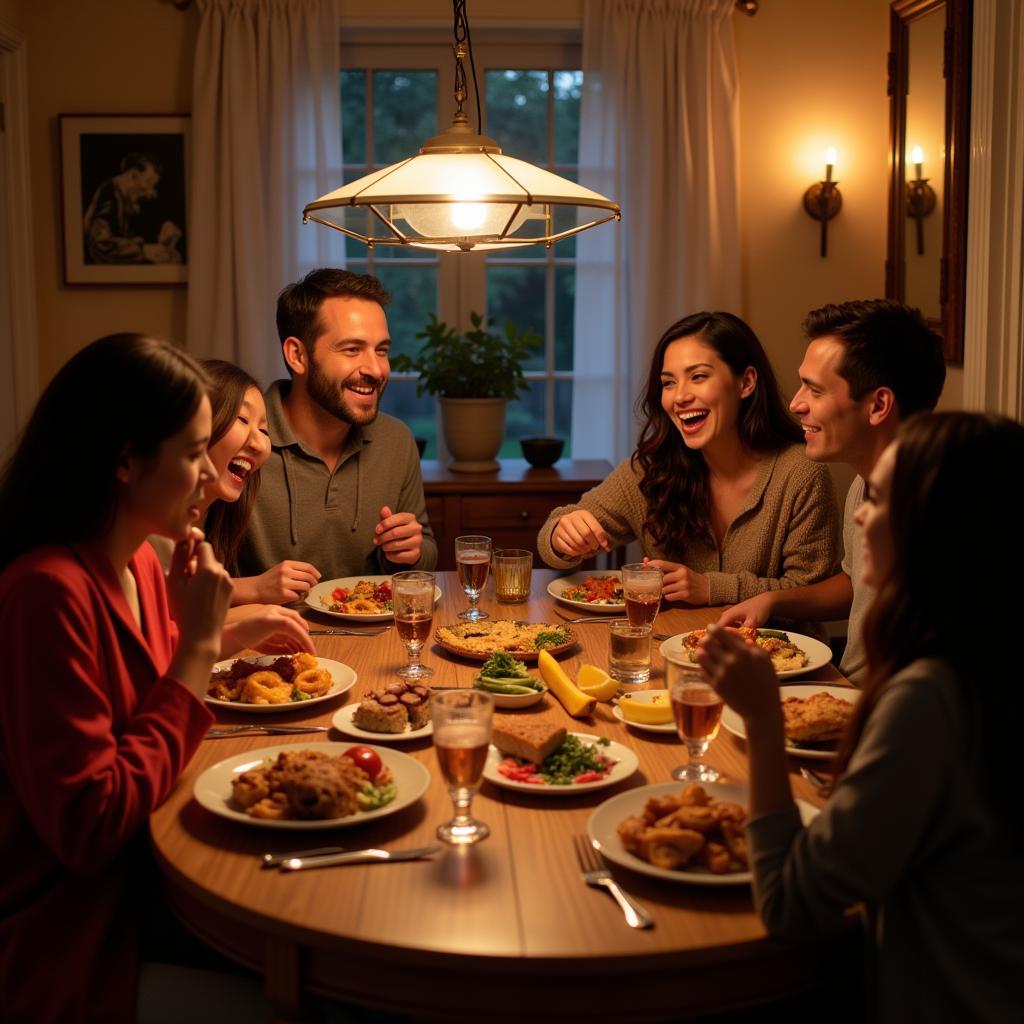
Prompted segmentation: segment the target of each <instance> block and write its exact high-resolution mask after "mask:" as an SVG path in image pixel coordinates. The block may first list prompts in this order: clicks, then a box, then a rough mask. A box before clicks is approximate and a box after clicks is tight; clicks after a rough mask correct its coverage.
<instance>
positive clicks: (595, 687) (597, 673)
mask: <svg viewBox="0 0 1024 1024" xmlns="http://www.w3.org/2000/svg"><path fill="white" fill-rule="evenodd" d="M576 685H577V686H578V687H579V688H580V689H581V690H582V691H583V692H584V693H585V694H586V695H587V696H588V697H593V698H595V699H596V700H601V701H608V700H611V699H612V697H614V696H615V694H616V693H618V692H619V682H618V680H617V679H612V677H611V676H610V675H608V673H607V672H605V670H604V669H603V668H598V667H597V666H596V665H581V666H580V672H579V675H578V676H577V677H576Z"/></svg>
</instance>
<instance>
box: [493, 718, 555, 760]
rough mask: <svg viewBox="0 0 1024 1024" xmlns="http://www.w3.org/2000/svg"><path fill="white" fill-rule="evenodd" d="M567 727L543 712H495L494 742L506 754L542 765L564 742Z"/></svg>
mask: <svg viewBox="0 0 1024 1024" xmlns="http://www.w3.org/2000/svg"><path fill="white" fill-rule="evenodd" d="M565 737H566V728H565V726H564V725H557V724H556V723H554V722H552V721H551V720H550V719H548V718H547V717H545V716H542V715H495V716H494V724H493V726H492V728H491V742H492V743H493V744H494V745H495V746H496V747H497V748H498V749H499V750H500V751H501V752H502V753H503V754H508V755H510V756H511V757H518V758H521V759H522V760H524V761H532V762H533V763H534V764H540V763H541V762H542V761H543V760H544V758H545V757H547V756H548V754H551V753H553V752H554V751H556V750H557V749H558V748H559V747H560V746H561V745H562V744H563V743H564V742H565Z"/></svg>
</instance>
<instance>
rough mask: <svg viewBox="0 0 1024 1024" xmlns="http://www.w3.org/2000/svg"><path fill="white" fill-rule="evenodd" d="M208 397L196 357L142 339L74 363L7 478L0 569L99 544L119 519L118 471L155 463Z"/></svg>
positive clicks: (107, 342) (1, 504) (106, 342)
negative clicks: (33, 553)
mask: <svg viewBox="0 0 1024 1024" xmlns="http://www.w3.org/2000/svg"><path fill="white" fill-rule="evenodd" d="M205 393H206V378H205V376H204V375H203V371H202V370H201V369H200V367H199V365H198V364H197V363H196V362H195V361H194V360H193V359H192V358H191V356H189V355H187V354H186V353H185V352H182V351H181V350H180V349H177V348H175V347H174V346H173V345H169V344H167V343H166V342H163V341H157V340H155V339H154V338H149V337H146V336H145V335H143V334H111V335H108V336H107V337H105V338H100V339H99V340H98V341H94V342H93V343H92V344H91V345H87V346H86V347H85V348H83V349H82V350H81V351H80V352H78V353H76V354H75V355H74V356H72V357H71V359H70V360H68V362H67V363H65V364H64V366H63V367H61V369H60V370H59V371H58V372H57V375H56V376H55V377H54V378H53V380H51V381H50V383H49V385H48V386H47V388H46V390H45V391H44V392H43V394H42V396H41V397H40V399H39V401H38V402H37V403H36V407H35V409H34V410H33V412H32V416H31V417H30V419H29V421H28V424H27V426H26V427H25V430H24V432H23V433H22V435H21V437H20V439H19V441H18V443H17V446H16V447H15V449H14V452H13V454H12V455H11V457H10V459H9V460H8V462H7V464H6V466H5V467H4V471H3V476H2V477H0V569H2V568H4V567H6V566H7V565H8V564H9V563H10V562H12V561H13V560H14V559H15V558H17V557H18V556H19V555H20V554H22V553H23V552H25V551H28V550H29V549H31V548H34V547H38V546H39V545H40V544H48V543H59V542H65V543H68V542H74V541H80V540H92V539H96V538H99V537H102V536H103V535H104V534H105V533H106V532H107V531H108V530H109V529H110V528H111V526H112V525H113V522H114V517H115V515H116V512H117V477H116V470H117V465H118V462H119V461H120V460H121V459H122V458H124V456H125V454H126V453H130V454H132V455H135V456H138V457H140V458H149V457H151V456H153V455H155V454H156V453H157V450H158V449H159V447H160V445H161V444H162V443H163V442H164V441H166V440H167V439H168V438H169V437H173V436H174V435H175V434H176V433H178V431H180V430H182V429H183V428H184V427H185V425H186V424H187V423H188V421H189V420H190V419H191V418H192V416H193V415H195V411H196V409H197V408H198V407H199V403H200V401H201V400H202V398H203V395H204V394H205ZM56 460H59V462H60V466H59V471H58V469H57V468H56V467H55V465H54V463H55V461H56Z"/></svg>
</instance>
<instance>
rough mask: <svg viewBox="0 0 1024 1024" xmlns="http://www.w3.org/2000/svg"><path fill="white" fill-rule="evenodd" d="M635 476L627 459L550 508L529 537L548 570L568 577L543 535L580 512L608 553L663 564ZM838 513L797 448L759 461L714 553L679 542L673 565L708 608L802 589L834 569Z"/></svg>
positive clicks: (817, 467) (824, 471) (828, 480)
mask: <svg viewBox="0 0 1024 1024" xmlns="http://www.w3.org/2000/svg"><path fill="white" fill-rule="evenodd" d="M639 473H640V469H639V467H637V468H636V469H634V467H633V465H632V464H631V462H630V460H629V459H626V461H625V462H622V463H620V464H619V465H618V466H617V467H616V468H615V469H614V470H613V471H612V474H611V476H609V477H608V479H607V480H605V481H604V482H603V483H600V484H598V485H597V487H594V488H593V489H591V490H589V491H587V493H586V494H584V495H583V497H582V498H581V499H580V502H579V504H578V505H565V506H563V507H562V508H556V509H555V510H554V511H553V512H552V513H551V515H549V516H548V519H547V522H546V523H545V524H544V526H543V527H541V531H540V534H539V535H538V537H537V550H538V551H539V552H540V556H541V558H543V559H544V561H545V562H547V564H548V565H550V566H552V567H553V568H556V569H570V568H572V567H573V566H575V565H578V564H579V559H566V558H562V557H561V556H560V555H558V554H556V553H555V551H554V549H553V548H552V547H551V534H552V533H553V531H554V529H555V526H556V525H557V523H558V520H559V519H560V518H561V517H562V516H564V515H566V513H568V512H573V511H575V510H576V509H580V508H584V509H586V510H587V511H588V512H590V513H592V514H593V515H594V517H595V518H596V519H597V521H598V522H599V523H600V524H601V525H602V526H603V527H604V529H605V532H606V533H607V534H608V538H609V540H610V541H611V544H612V546H613V547H621V546H622V545H623V544H628V543H630V541H634V540H639V541H640V542H641V544H642V546H643V549H644V554H645V555H647V556H649V557H650V558H663V559H665V558H667V557H668V556H667V555H666V554H665V552H664V551H662V550H661V549H659V548H658V547H657V545H655V544H654V543H653V542H652V540H651V538H650V537H649V536H648V535H647V534H646V533H645V531H644V529H643V523H644V519H645V518H646V514H647V504H646V502H645V500H644V497H643V495H642V494H641V493H640V486H639V479H640V478H639ZM838 551H839V512H838V508H837V506H836V495H835V489H834V488H833V486H832V476H831V474H830V473H829V471H828V468H827V467H826V466H824V465H822V464H820V463H815V462H811V461H810V460H809V459H808V458H807V457H806V456H805V455H804V451H803V445H791V446H790V447H788V448H785V449H783V450H782V451H781V452H779V453H778V454H777V455H765V457H764V458H763V459H762V461H761V465H760V467H759V469H758V474H757V479H756V480H755V481H754V485H753V487H751V489H750V494H749V496H748V498H747V502H746V504H745V505H744V507H743V509H742V511H741V512H740V513H739V515H738V516H737V517H736V518H735V519H734V520H733V522H732V524H731V525H730V526H729V529H728V530H727V531H726V533H725V537H724V539H723V541H722V545H721V547H718V546H717V545H715V546H712V547H709V546H708V545H707V544H705V543H703V542H700V541H690V540H687V541H685V542H684V544H683V557H682V558H681V559H673V561H680V562H681V563H682V564H683V565H685V566H687V567H688V568H690V569H693V570H695V571H696V572H700V573H704V574H705V575H706V576H707V577H708V579H709V580H710V581H711V600H710V602H709V603H710V604H712V605H725V604H735V603H736V602H737V601H743V600H745V599H746V598H748V597H753V596H754V595H755V594H761V593H763V592H764V591H766V590H779V589H781V588H783V587H803V586H806V585H807V584H809V583H816V582H817V581H818V580H822V579H825V578H826V577H828V576H831V575H833V574H834V573H835V572H836V571H837V570H838V568H839V557H838Z"/></svg>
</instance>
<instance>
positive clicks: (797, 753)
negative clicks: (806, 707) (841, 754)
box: [722, 683, 860, 761]
mask: <svg viewBox="0 0 1024 1024" xmlns="http://www.w3.org/2000/svg"><path fill="white" fill-rule="evenodd" d="M822 692H824V693H827V694H829V695H830V696H832V697H835V698H836V699H837V700H845V701H846V702H847V703H849V704H856V703H857V701H858V699H859V698H860V690H855V689H854V688H853V687H852V686H833V685H830V684H828V683H801V684H800V685H799V686H780V687H779V700H785V699H786V698H787V697H799V698H800V699H801V700H807V698H808V697H813V696H814V694H816V693H822ZM722 728H723V729H728V730H729V732H731V733H732V734H733V736H739V738H740V739H741V740H745V739H746V738H747V729H746V726H745V725H744V723H743V719H742V718H740V716H739V715H737V714H736V712H735V711H733V709H732V708H730V707H729V706H728V705H726V707H725V710H723V712H722ZM786 752H787V753H789V754H792V755H793V756H794V757H809V758H811V759H812V760H815V761H831V760H832V758H834V757H835V756H836V748H835V744H833V745H832V749H831V750H829V749H827V748H822V749H819V750H814V749H812V748H810V747H798V746H794V745H791V744H790V743H788V742H787V743H786Z"/></svg>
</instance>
